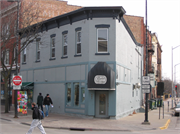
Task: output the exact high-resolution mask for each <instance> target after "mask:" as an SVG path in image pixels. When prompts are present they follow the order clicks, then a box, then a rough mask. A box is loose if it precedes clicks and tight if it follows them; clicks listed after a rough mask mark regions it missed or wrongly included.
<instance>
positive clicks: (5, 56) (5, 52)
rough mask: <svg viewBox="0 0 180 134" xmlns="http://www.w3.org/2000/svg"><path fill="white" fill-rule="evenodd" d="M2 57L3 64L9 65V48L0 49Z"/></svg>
mask: <svg viewBox="0 0 180 134" xmlns="http://www.w3.org/2000/svg"><path fill="white" fill-rule="evenodd" d="M2 58H4V64H5V65H9V50H6V51H2Z"/></svg>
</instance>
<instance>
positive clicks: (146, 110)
mask: <svg viewBox="0 0 180 134" xmlns="http://www.w3.org/2000/svg"><path fill="white" fill-rule="evenodd" d="M145 7H146V76H148V40H147V32H148V31H147V0H146V5H145ZM142 124H145V125H150V122H149V121H148V93H146V107H145V120H144V122H143V123H142Z"/></svg>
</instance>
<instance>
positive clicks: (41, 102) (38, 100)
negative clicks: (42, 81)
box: [37, 93, 43, 111]
mask: <svg viewBox="0 0 180 134" xmlns="http://www.w3.org/2000/svg"><path fill="white" fill-rule="evenodd" d="M37 104H38V108H41V110H42V111H43V96H42V94H41V93H39V95H38V97H37Z"/></svg>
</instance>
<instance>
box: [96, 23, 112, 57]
mask: <svg viewBox="0 0 180 134" xmlns="http://www.w3.org/2000/svg"><path fill="white" fill-rule="evenodd" d="M95 27H96V28H97V53H96V54H97V55H109V53H108V38H109V37H108V36H109V34H108V31H109V27H110V25H107V24H99V25H95Z"/></svg>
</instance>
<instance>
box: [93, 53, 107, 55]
mask: <svg viewBox="0 0 180 134" xmlns="http://www.w3.org/2000/svg"><path fill="white" fill-rule="evenodd" d="M95 55H110V53H95Z"/></svg>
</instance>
